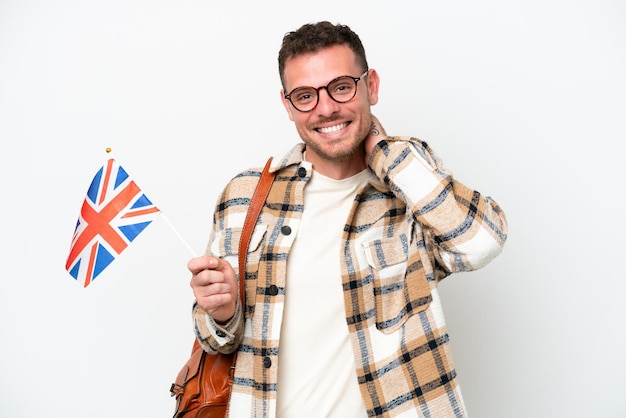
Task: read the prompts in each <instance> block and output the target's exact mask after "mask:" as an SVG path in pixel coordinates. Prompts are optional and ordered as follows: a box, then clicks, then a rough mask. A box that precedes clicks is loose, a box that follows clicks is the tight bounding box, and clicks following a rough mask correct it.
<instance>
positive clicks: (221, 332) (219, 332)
mask: <svg viewBox="0 0 626 418" xmlns="http://www.w3.org/2000/svg"><path fill="white" fill-rule="evenodd" d="M215 334H216V335H217V336H218V337H220V338H224V337H225V336H226V333H225V332H224V331H222V330H221V329H218V330H217V331H215Z"/></svg>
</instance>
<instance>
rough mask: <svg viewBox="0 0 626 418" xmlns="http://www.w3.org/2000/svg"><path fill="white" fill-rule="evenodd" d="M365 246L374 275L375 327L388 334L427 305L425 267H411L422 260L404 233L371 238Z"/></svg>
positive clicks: (428, 297)
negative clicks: (413, 250) (375, 238)
mask: <svg viewBox="0 0 626 418" xmlns="http://www.w3.org/2000/svg"><path fill="white" fill-rule="evenodd" d="M364 247H365V248H364V249H365V257H366V259H367V262H368V264H369V266H370V268H371V270H372V274H373V278H374V280H373V283H374V300H375V308H376V328H378V329H379V330H380V331H382V332H384V333H386V334H389V333H392V332H395V331H397V330H398V329H399V328H400V327H401V326H402V325H404V323H405V322H406V321H407V319H408V318H409V317H410V316H411V315H412V314H414V313H417V312H420V311H423V310H424V309H426V308H427V307H428V304H429V303H430V300H431V294H430V286H429V284H428V281H427V280H426V276H425V274H424V271H423V269H414V268H409V265H411V266H415V265H421V262H419V260H418V261H417V264H416V260H415V258H419V255H418V253H417V252H415V253H412V254H409V244H408V240H407V237H406V235H405V234H401V235H399V236H397V237H391V238H384V239H379V240H374V241H370V242H368V243H365V244H364ZM409 260H410V261H409Z"/></svg>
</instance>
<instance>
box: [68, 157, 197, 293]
mask: <svg viewBox="0 0 626 418" xmlns="http://www.w3.org/2000/svg"><path fill="white" fill-rule="evenodd" d="M106 152H107V154H111V148H107V149H106ZM159 214H160V215H161V217H162V218H163V220H165V222H166V223H167V225H168V226H169V227H170V228H171V229H172V230H173V231H174V233H175V234H176V236H178V238H179V239H180V240H181V241H182V242H183V244H184V245H185V246H186V247H187V249H188V250H189V252H190V253H191V254H192V256H194V257H195V256H196V255H195V253H194V251H193V250H192V249H191V247H190V246H189V245H188V244H187V242H185V240H184V239H183V237H182V236H181V235H180V234H179V233H178V232H177V231H176V229H174V227H173V226H172V224H171V223H170V222H169V220H167V218H166V217H165V215H164V214H163V213H162V212H161V210H160V209H159V208H157V207H156V206H155V205H154V204H152V202H151V201H150V200H149V199H148V198H147V196H146V195H145V194H144V193H143V192H142V191H141V189H140V188H139V187H138V186H137V184H136V183H135V182H134V180H132V178H131V177H130V176H129V175H128V173H127V172H126V171H125V170H124V169H123V168H122V166H121V165H119V164H118V163H117V162H116V160H115V158H114V157H113V155H112V154H111V157H110V158H109V159H108V160H107V161H106V163H105V164H104V165H103V166H102V167H101V168H100V170H98V172H97V173H96V175H95V176H94V178H93V180H92V182H91V185H90V186H89V189H88V190H87V196H86V197H85V200H84V202H83V206H82V208H81V211H80V215H79V217H78V221H77V222H76V228H75V230H74V235H73V237H72V243H71V246H70V253H69V256H68V258H67V262H66V264H65V268H66V270H67V271H68V273H70V275H71V276H72V277H74V279H76V280H81V281H83V282H84V286H85V287H87V286H88V285H89V284H90V283H91V282H92V281H93V280H94V279H95V278H96V277H97V276H98V275H99V274H100V273H102V271H103V270H104V269H105V268H106V267H107V266H108V265H109V264H111V262H113V260H115V258H116V257H117V256H119V255H120V254H121V253H122V251H124V250H125V249H126V248H127V247H128V245H129V244H130V243H131V242H132V241H133V240H134V239H135V238H137V236H138V235H139V234H140V233H141V232H143V230H144V229H145V228H146V227H147V226H148V225H149V224H150V223H151V222H152V220H153V219H155V218H156V216H157V215H159Z"/></svg>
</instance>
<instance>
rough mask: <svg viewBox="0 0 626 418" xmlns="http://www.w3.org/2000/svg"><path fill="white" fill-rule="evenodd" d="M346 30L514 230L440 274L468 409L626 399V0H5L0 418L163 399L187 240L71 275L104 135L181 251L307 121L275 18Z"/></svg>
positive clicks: (513, 413)
mask: <svg viewBox="0 0 626 418" xmlns="http://www.w3.org/2000/svg"><path fill="white" fill-rule="evenodd" d="M320 19H328V20H331V21H332V22H341V23H346V24H348V25H350V26H351V27H352V28H353V29H354V30H356V31H357V32H358V33H359V34H360V35H361V38H362V41H363V42H364V44H365V47H366V50H367V52H368V60H369V64H370V66H371V67H372V68H376V69H377V70H378V71H379V74H380V77H381V86H380V102H379V104H378V105H377V106H376V107H375V108H374V111H375V113H376V115H377V116H378V117H379V118H380V119H381V121H382V123H383V125H384V126H385V128H386V129H387V131H388V133H390V134H395V135H412V136H417V137H419V138H421V139H424V140H427V141H428V142H429V143H430V144H431V146H432V147H433V148H434V149H435V151H436V152H437V153H438V154H439V156H440V157H441V158H442V159H443V161H444V163H445V165H446V167H447V168H448V169H450V170H451V171H453V173H454V174H455V176H456V177H457V179H459V180H461V181H463V182H464V183H466V184H468V185H470V186H472V187H474V188H476V189H478V190H481V191H482V192H484V193H485V194H487V195H491V196H492V197H493V198H494V199H495V200H496V201H497V202H498V203H499V204H500V205H501V206H502V208H503V209H504V210H505V212H506V214H507V217H508V220H509V223H510V236H509V241H508V242H507V245H506V247H505V250H504V252H503V253H502V255H501V256H500V257H498V258H497V259H496V260H495V261H493V262H492V263H491V264H490V265H488V266H487V267H485V268H484V269H482V270H480V271H477V272H473V273H465V274H458V275H453V276H451V277H450V278H448V279H446V280H445V281H444V282H443V283H442V284H441V287H440V289H441V292H442V297H443V301H444V307H445V309H446V316H447V320H448V323H449V331H450V334H451V338H452V347H453V351H454V354H455V357H456V361H457V369H458V372H459V376H460V381H461V384H462V388H463V391H464V396H465V400H466V403H467V406H468V408H469V412H470V414H471V415H472V416H473V417H480V418H503V417H505V418H508V417H546V418H548V417H549V418H553V417H568V418H571V417H625V416H626V406H624V402H623V397H624V389H625V388H626V378H625V373H626V359H625V356H626V327H625V325H624V322H625V318H626V302H625V296H626V284H625V279H626V267H625V265H626V261H625V259H624V244H623V236H624V234H625V233H626V229H625V227H624V208H623V205H624V194H625V193H624V180H625V178H624V177H625V176H624V174H625V170H624V163H623V161H624V158H625V157H626V155H625V146H624V140H625V139H626V127H625V120H626V80H625V74H626V6H625V3H624V2H622V1H618V0H615V1H610V0H586V1H584V0H573V1H565V0H563V1H558V0H547V1H546V0H543V1H536V0H531V1H496V0H492V1H490V0H477V1H473V2H468V1H462V0H451V1H438V2H434V1H422V0H417V1H411V2H409V1H407V2H399V1H393V0H388V1H384V2H383V1H373V0H361V1H337V0H334V1H328V0H320V1H316V2H295V1H277V2H259V1H253V0H242V1H233V2H220V3H217V2H210V1H208V0H205V1H200V0H178V1H164V0H109V1H90V0H87V1H85V0H81V1H79V0H76V1H70V0H59V1H35V0H21V1H18V0H0V141H1V142H0V145H1V148H0V170H1V171H0V182H1V183H0V186H1V190H2V198H1V199H2V200H1V204H0V221H1V222H2V225H1V236H2V241H1V242H2V251H1V252H0V254H1V257H2V259H1V261H2V262H1V263H0V269H1V270H0V416H2V417H7V418H21V417H43V416H45V417H49V418H51V417H55V418H56V417H58V418H74V417H75V418H79V417H80V418H82V417H87V416H88V417H103V418H104V417H106V418H110V417H131V416H141V417H150V418H153V417H169V416H171V413H172V409H173V405H174V403H173V400H172V399H171V398H170V397H169V391H168V390H169V386H170V384H171V383H172V381H173V379H174V378H175V376H176V374H177V373H178V370H179V368H180V367H181V366H182V364H183V363H184V361H185V360H186V359H187V357H188V354H189V351H190V349H191V344H192V339H193V336H192V333H191V322H190V306H191V301H192V294H191V290H190V288H189V285H188V281H189V273H188V272H187V270H186V263H187V260H188V259H189V258H190V253H189V251H188V250H187V248H186V247H185V246H184V245H183V244H182V243H181V241H180V240H179V239H178V238H177V236H176V234H175V233H174V232H173V231H172V230H171V229H170V228H169V227H168V225H167V223H166V222H164V221H163V220H161V219H157V220H156V221H155V222H154V223H153V224H152V225H151V226H149V227H148V229H147V230H146V231H145V232H144V233H143V234H142V235H140V236H139V237H138V239H137V240H136V241H135V242H134V243H133V244H132V245H131V246H130V247H129V249H127V250H126V251H125V252H124V253H123V254H122V255H121V257H120V258H119V259H118V260H116V261H115V262H114V263H113V264H112V265H111V266H110V267H109V268H107V270H105V272H104V273H103V274H102V275H101V276H100V277H98V278H97V279H96V281H95V282H94V283H93V284H92V285H90V286H89V287H88V288H86V289H85V288H83V287H82V285H81V284H80V283H77V282H75V281H74V280H73V279H72V278H71V277H70V276H69V274H68V273H67V272H66V271H65V269H64V266H65V259H66V257H67V254H68V249H69V243H70V239H71V235H72V232H73V229H74V225H75V222H76V219H77V216H78V212H79V209H80V206H81V204H82V201H83V199H84V196H85V193H86V191H87V187H88V186H89V183H90V182H91V179H92V177H93V175H94V174H95V172H96V170H97V169H98V168H99V167H100V165H101V164H102V163H103V162H104V161H105V159H106V153H105V149H106V147H111V148H113V150H114V153H115V155H116V157H117V159H118V161H120V163H121V164H122V165H123V166H124V167H125V168H126V170H127V171H128V172H129V173H130V174H131V176H133V177H134V178H135V180H136V181H137V183H138V184H139V186H140V187H142V188H143V190H144V191H145V193H146V194H147V195H148V197H149V198H150V199H151V200H152V201H153V202H154V203H155V204H156V205H157V206H159V207H160V208H161V209H162V210H163V212H164V213H165V215H166V216H167V217H168V219H169V220H170V221H171V223H172V224H173V225H174V226H175V228H176V229H177V230H178V232H179V233H180V234H181V235H182V236H183V237H184V238H185V240H186V241H187V242H188V243H189V245H190V246H191V247H192V248H193V249H194V251H195V252H197V253H201V252H203V251H204V248H205V245H206V240H207V238H208V232H209V228H210V224H211V216H212V210H213V204H214V203H215V200H216V199H217V195H218V193H219V192H220V191H221V189H222V187H223V185H224V184H225V182H226V181H227V180H228V179H230V178H231V177H232V176H233V175H234V174H236V173H237V172H238V171H239V170H240V169H243V168H247V167H248V166H258V165H261V164H262V163H264V162H265V160H266V158H267V157H268V156H269V155H271V154H272V155H276V156H280V155H282V153H283V152H284V151H286V150H287V149H288V148H290V147H291V146H292V145H293V144H294V143H295V142H296V141H298V137H297V134H296V131H295V129H294V127H293V125H292V124H291V122H290V121H289V120H288V118H287V115H286V114H285V112H284V109H283V108H282V105H281V104H280V100H279V90H280V84H279V78H278V72H277V63H276V57H277V52H278V49H279V46H280V42H281V40H282V36H283V34H284V33H285V32H287V31H289V30H294V29H296V28H297V27H299V26H300V25H301V24H303V23H306V22H312V21H317V20H320Z"/></svg>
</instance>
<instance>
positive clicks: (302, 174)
mask: <svg viewBox="0 0 626 418" xmlns="http://www.w3.org/2000/svg"><path fill="white" fill-rule="evenodd" d="M298 176H299V177H305V176H306V168H304V167H300V168H299V169H298Z"/></svg>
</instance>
